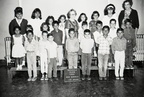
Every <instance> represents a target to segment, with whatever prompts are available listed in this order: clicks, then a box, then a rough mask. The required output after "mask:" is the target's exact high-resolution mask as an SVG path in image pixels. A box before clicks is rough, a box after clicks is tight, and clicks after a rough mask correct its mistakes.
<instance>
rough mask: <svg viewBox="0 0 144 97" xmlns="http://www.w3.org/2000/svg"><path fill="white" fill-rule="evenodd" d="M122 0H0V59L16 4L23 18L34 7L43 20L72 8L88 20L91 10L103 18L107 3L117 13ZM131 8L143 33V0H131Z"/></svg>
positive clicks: (65, 12) (57, 15) (3, 52)
mask: <svg viewBox="0 0 144 97" xmlns="http://www.w3.org/2000/svg"><path fill="white" fill-rule="evenodd" d="M13 1H15V2H13ZM123 1H124V0H0V12H1V15H0V24H1V26H0V37H1V38H0V41H1V42H0V59H4V56H5V48H4V47H5V46H4V37H7V36H9V32H8V25H9V22H10V21H11V20H12V19H13V18H14V9H15V7H17V6H19V5H20V6H22V7H23V10H24V18H26V19H28V20H29V19H30V17H31V13H32V11H33V10H34V8H36V7H38V8H40V9H41V11H42V17H43V19H44V20H45V19H46V18H47V16H48V15H53V16H54V17H55V19H57V18H58V17H59V15H61V14H65V15H66V14H67V12H68V11H69V10H70V9H71V8H73V9H75V10H76V11H77V14H78V15H77V17H78V16H79V14H80V13H82V12H84V13H86V14H87V16H88V18H89V20H90V16H91V14H92V12H93V11H94V10H98V11H99V12H100V19H101V18H103V10H104V8H105V6H106V5H107V4H108V3H113V4H114V5H115V6H116V13H117V15H118V14H119V12H120V11H121V10H122V2H123ZM133 2H134V5H133V8H134V9H137V11H138V13H139V19H140V25H141V26H140V28H139V32H138V33H144V32H143V31H144V28H143V27H144V19H143V18H142V16H143V13H144V10H143V9H144V6H143V5H144V0H133Z"/></svg>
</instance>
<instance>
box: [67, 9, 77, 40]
mask: <svg viewBox="0 0 144 97" xmlns="http://www.w3.org/2000/svg"><path fill="white" fill-rule="evenodd" d="M76 15H77V13H76V11H75V10H74V9H71V10H70V11H69V12H68V13H67V17H68V20H67V21H66V23H65V32H66V38H69V35H68V30H69V29H70V28H74V29H75V33H76V36H77V37H78V29H79V24H78V22H77V21H76V19H75V18H76Z"/></svg>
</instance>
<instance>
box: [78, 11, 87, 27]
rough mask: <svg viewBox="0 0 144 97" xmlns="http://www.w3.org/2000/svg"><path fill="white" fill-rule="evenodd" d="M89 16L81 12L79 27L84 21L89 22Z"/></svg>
mask: <svg viewBox="0 0 144 97" xmlns="http://www.w3.org/2000/svg"><path fill="white" fill-rule="evenodd" d="M87 19H88V18H87V16H86V14H85V13H81V14H80V16H79V18H78V23H79V27H80V28H82V22H84V21H85V22H87Z"/></svg>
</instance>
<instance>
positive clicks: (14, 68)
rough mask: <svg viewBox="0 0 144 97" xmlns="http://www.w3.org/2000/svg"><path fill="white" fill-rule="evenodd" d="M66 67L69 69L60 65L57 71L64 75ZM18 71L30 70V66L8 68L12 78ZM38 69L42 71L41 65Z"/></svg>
mask: <svg viewBox="0 0 144 97" xmlns="http://www.w3.org/2000/svg"><path fill="white" fill-rule="evenodd" d="M65 69H67V67H58V68H57V71H60V77H63V71H64V70H65ZM17 71H28V68H27V67H23V68H22V70H16V67H11V68H10V69H8V75H9V77H10V78H11V79H12V78H13V76H14V75H15V73H16V72H17ZM37 71H40V67H37Z"/></svg>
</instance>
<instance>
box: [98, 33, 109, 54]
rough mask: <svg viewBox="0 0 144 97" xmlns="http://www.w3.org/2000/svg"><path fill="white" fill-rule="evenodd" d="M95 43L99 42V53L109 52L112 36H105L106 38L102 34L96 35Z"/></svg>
mask: <svg viewBox="0 0 144 97" xmlns="http://www.w3.org/2000/svg"><path fill="white" fill-rule="evenodd" d="M97 43H98V44H99V50H98V53H99V54H103V55H104V54H109V53H110V52H109V51H110V45H111V44H112V38H111V37H110V36H107V37H106V38H105V37H104V36H103V35H102V36H100V37H98V40H97Z"/></svg>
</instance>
